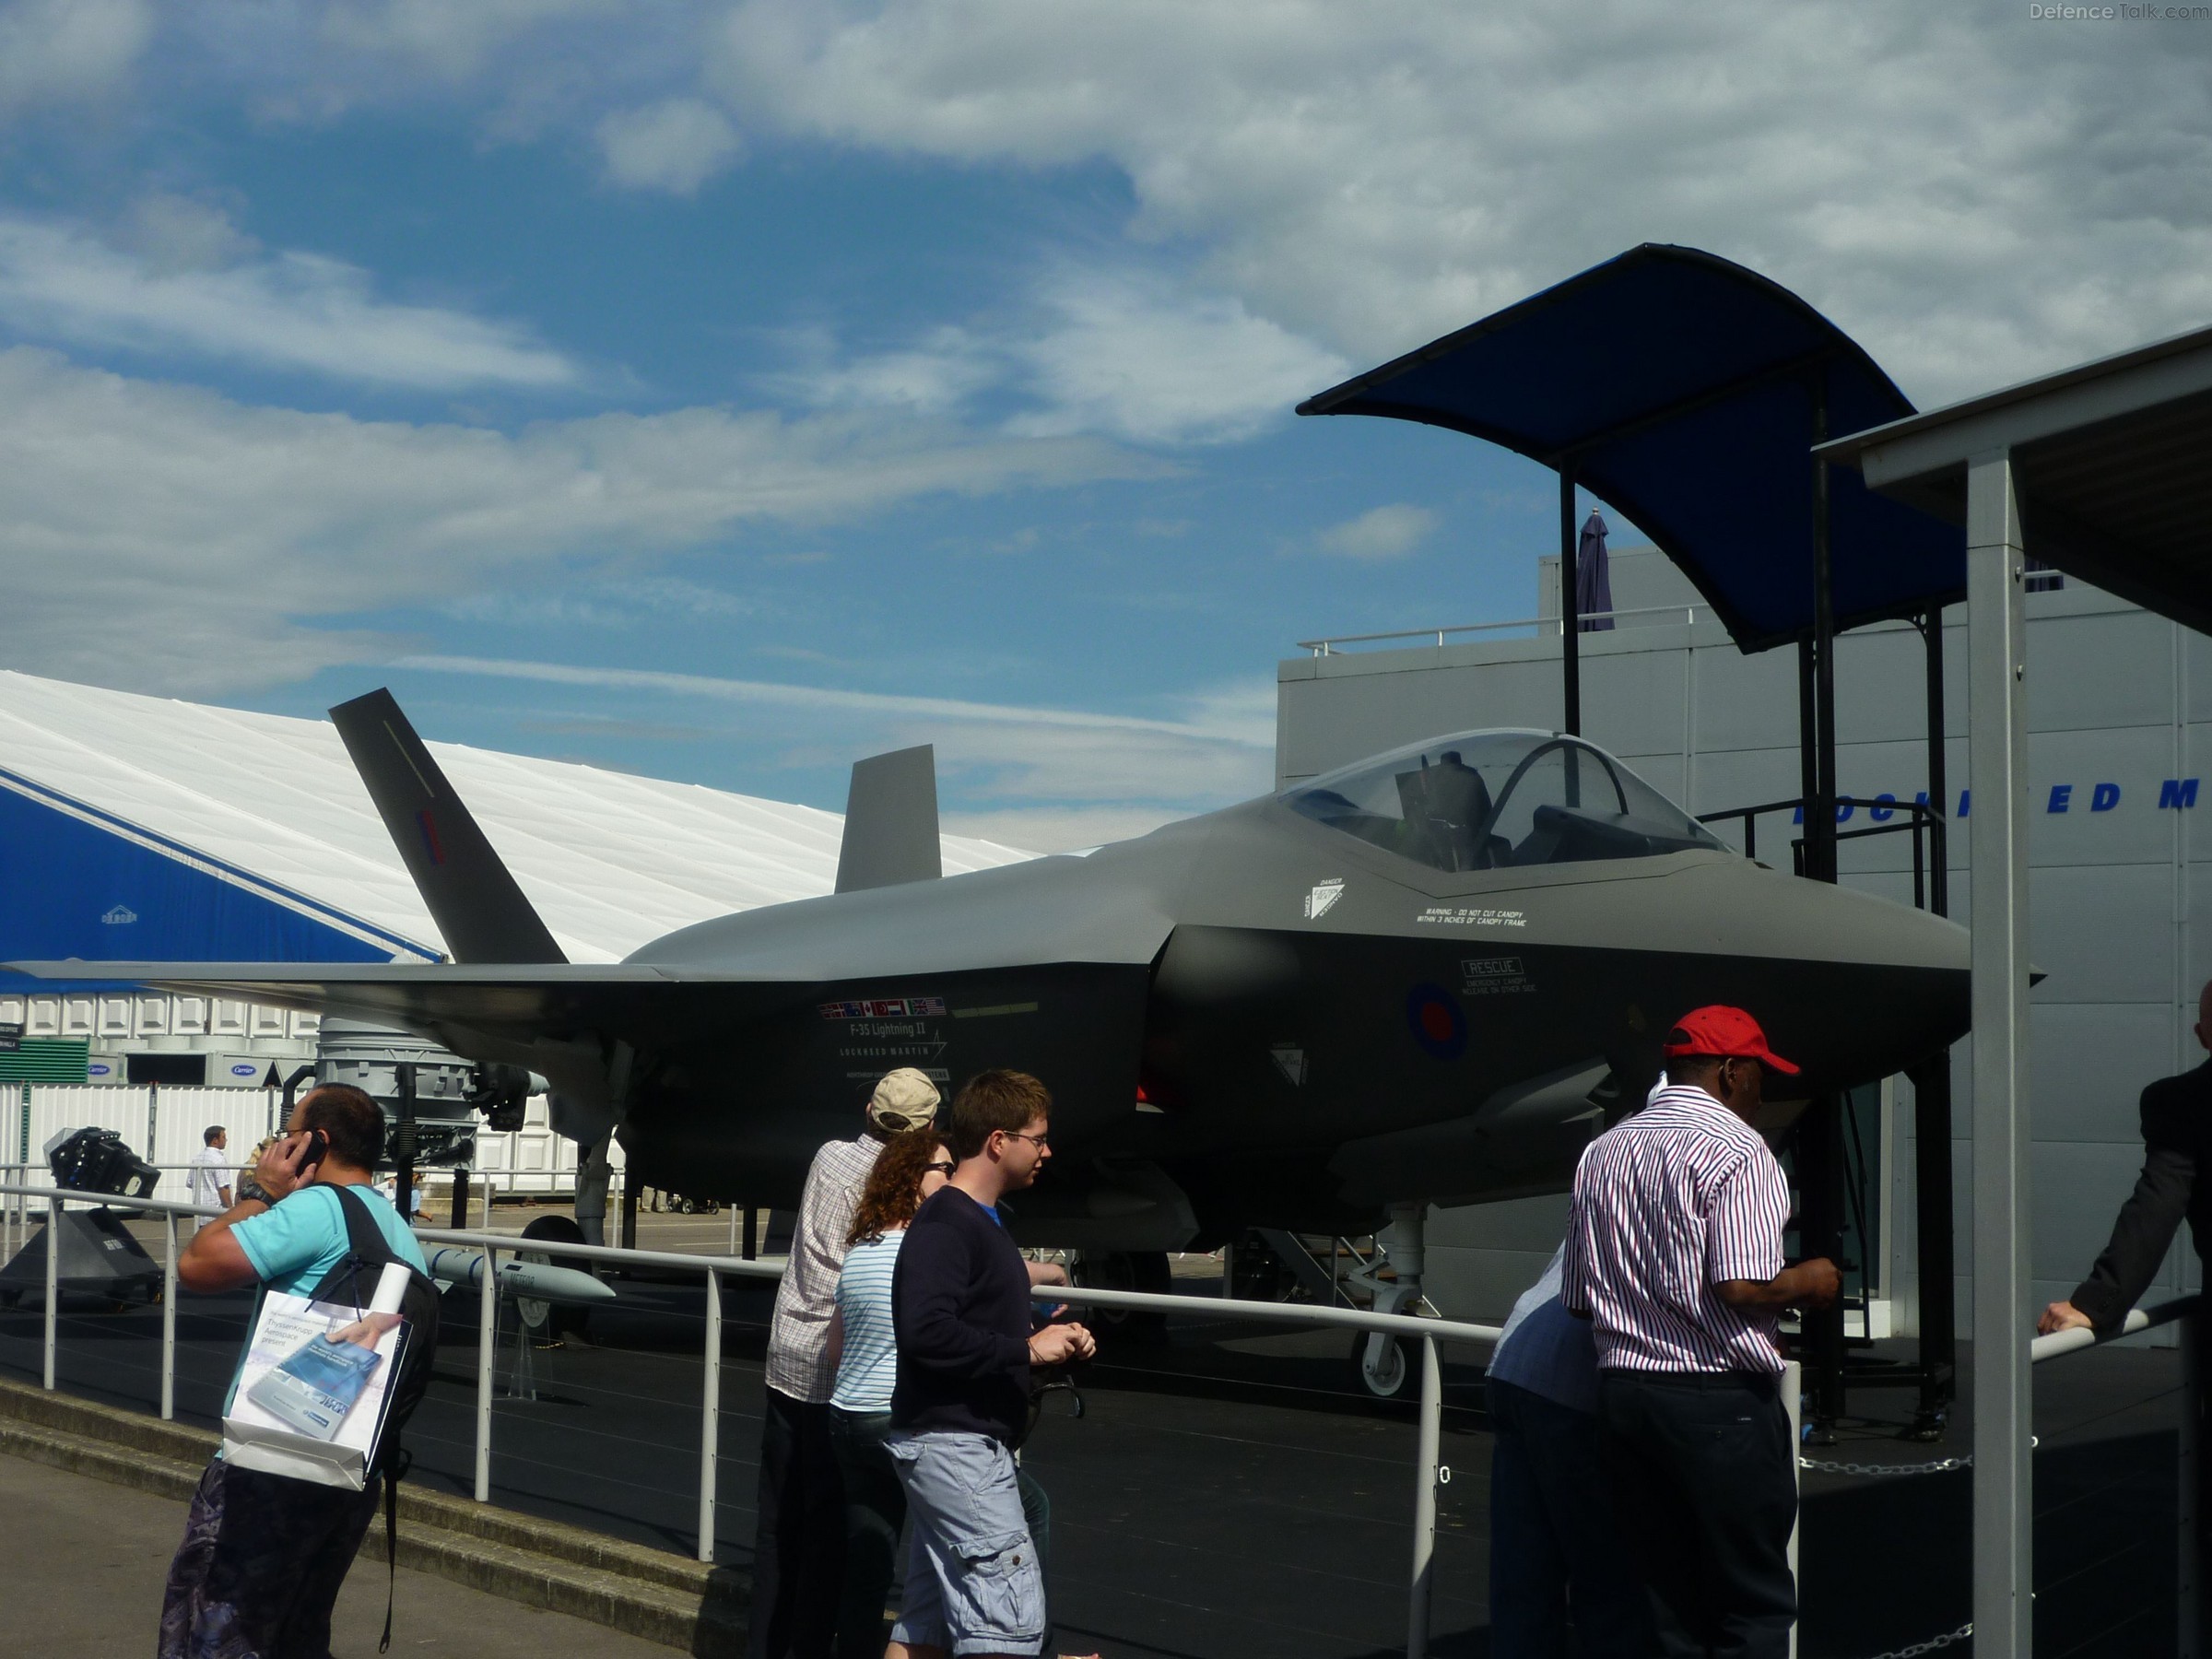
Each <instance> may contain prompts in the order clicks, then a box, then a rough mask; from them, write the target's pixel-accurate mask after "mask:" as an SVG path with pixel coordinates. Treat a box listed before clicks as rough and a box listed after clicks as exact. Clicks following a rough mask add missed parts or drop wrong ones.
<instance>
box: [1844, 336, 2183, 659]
mask: <svg viewBox="0 0 2212 1659" xmlns="http://www.w3.org/2000/svg"><path fill="white" fill-rule="evenodd" d="M2208 431H2212V327H2206V328H2197V329H2192V330H2189V331H2188V332H2186V333H2183V334H2179V335H2170V336H2168V337H2167V338H2164V339H2160V340H2153V341H2150V342H2147V344H2144V345H2141V346H2136V347H2129V348H2128V349H2126V350H2124V351H2119V352H2114V353H2112V354H2111V355H2110V356H2107V357H2103V358H2096V359H2090V360H2089V361H2088V362H2084V363H2077V364H2075V365H2073V366H2072V367H2070V368H2066V369H2061V370H2057V371H2053V372H2052V373H2050V374H2046V375H2042V376H2040V377H2038V378H2036V379H2033V380H2028V381H2022V382H2018V383H2016V384H2013V385H2009V386H2005V387H2000V388H1998V389H1997V390H1995V391H1992V392H1985V393H1981V394H1976V395H1974V396H1971V397H1968V398H1962V399H1960V400H1959V402H1957V403H1953V404H1949V405H1946V406H1944V407H1942V408H1938V409H1931V410H1928V411H1926V412H1925V413H1924V414H1917V415H1912V416H1908V417H1906V418H1902V419H1900V420H1894V421H1890V422H1888V423H1886V424H1884V425H1882V426H1877V427H1870V428H1867V429H1865V430H1862V431H1857V432H1852V433H1848V434H1846V435H1845V436H1843V437H1841V438H1837V439H1833V440H1831V441H1829V442H1827V443H1825V444H1821V445H1819V446H1818V448H1817V450H1816V451H1815V453H1818V454H1820V455H1824V456H1826V457H1827V458H1828V459H1830V461H1833V462H1837V463H1841V464H1842V465H1854V466H1856V467H1857V468H1858V469H1859V472H1860V475H1861V477H1864V478H1865V482H1866V485H1867V488H1870V489H1875V490H1878V491H1880V492H1882V493H1883V494H1886V495H1889V496H1892V497H1894V498H1896V499H1898V500H1904V501H1908V502H1910V503H1912V505H1914V506H1917V507H1919V508H1921V509H1922V510H1924V511H1925V512H1933V513H1935V514H1937V515H1939V516H1942V517H1946V518H1948V519H1950V520H1951V521H1952V522H1954V523H1960V524H1962V523H1964V521H1965V516H1966V474H1967V470H1968V468H1969V467H1970V466H1971V465H1972V464H1973V463H1974V462H1976V461H1977V460H1979V459H1981V458H1983V457H1984V456H1989V455H1994V454H2000V453H2002V454H2009V455H2011V456H2012V457H2013V459H2014V461H2015V463H2016V465H2015V469H2014V470H2015V489H2016V491H2017V494H2018V500H2019V503H2020V516H2021V521H2022V524H2023V534H2024V536H2025V540H2026V544H2027V551H2028V553H2029V555H2030V557H2031V558H2033V559H2036V560H2038V561H2039V562H2041V563H2043V564H2048V565H2051V566H2053V567H2054V568H2056V569H2058V570H2062V571H2067V572H2068V573H2070V574H2073V575H2076V576H2078V577H2080V578H2081V579H2082V580H2084V581H2086V582H2092V583H2094V584H2095V585H2096V586H2098V587H2100V588H2103V589H2104V590H2105V591H2106V592H2108V593H2111V594H2114V595H2116V596H2117V597H2120V598H2122V599H2125V600H2128V601H2130V602H2132V603H2134V604H2136V605H2140V606H2143V607H2144V608H2145V609H2147V610H2150V611H2154V612H2156V613H2158V614H2159V615H2160V616H2163V617H2167V618H2171V620H2173V621H2176V622H2179V623H2181V624H2183V626H2185V627H2188V628H2193V629H2197V630H2198V631H2200V632H2212V559H2204V560H2199V561H2198V564H2199V569H2198V571H2197V572H2196V573H2195V574H2194V576H2193V575H2192V571H2191V570H2190V569H2189V560H2188V559H2187V558H2186V557H2185V556H2183V557H2177V556H2176V550H2175V549H2174V548H2173V547H2171V546H2167V545H2162V544H2160V543H2159V542H2158V541H2156V540H2155V539H2153V540H2143V539H2132V538H2131V537H2129V536H2128V535H2126V534H2125V533H2124V531H2119V530H2115V529H2114V528H2113V527H2112V525H2111V524H2109V523H2100V522H2099V514H2098V512H2096V510H2095V509H2096V504H2095V503H2093V502H2092V503H2084V502H2081V501H2079V500H2070V499H2069V492H2068V491H2067V489H2066V488H2065V484H2066V482H2067V480H2066V479H2065V478H2062V477H2058V475H2059V473H2060V472H2061V471H2062V469H2065V468H2067V467H2069V466H2071V467H2074V468H2080V467H2082V466H2085V465H2086V466H2088V467H2091V468H2094V467H2096V466H2097V465H2099V464H2100V459H2101V457H2100V453H2098V452H2100V451H2101V452H2107V453H2109V451H2110V449H2111V446H2112V444H2113V443H2115V442H2116V441H2123V440H2126V441H2133V443H2134V444H2135V445H2136V446H2139V447H2140V448H2141V449H2143V450H2144V451H2145V452H2146V453H2150V454H2151V455H2152V456H2153V459H2152V460H2151V462H2150V464H2149V466H2150V470H2149V473H2148V476H2147V477H2145V478H2142V479H2139V480H2136V486H2135V488H2136V494H2138V495H2142V494H2150V495H2153V496H2156V497H2159V498H2161V499H2164V500H2172V499H2173V498H2174V496H2175V494H2176V492H2177V491H2182V492H2186V491H2187V490H2188V489H2189V488H2191V487H2192V486H2194V488H2195V492H2196V497H2197V500H2195V501H2193V502H2190V503H2189V504H2190V505H2191V506H2193V507H2199V508H2200V509H2206V510H2212V491H2207V490H2206V488H2205V487H2204V484H2203V482H2202V481H2203V480H2204V479H2206V477H2208V476H2212V468H2208V467H2207V466H2206V461H2205V459H2204V440H2205V437H2206V433H2207V432H2208ZM2161 445H2163V447H2164V448H2166V449H2167V450H2168V451H2169V452H2170V453H2169V455H2167V456H2164V457H2160V456H2159V454H2158V451H2159V448H2160V447H2161ZM2184 499H2186V498H2185V494H2184ZM2194 522H2195V523H2197V524H2206V523H2208V522H2212V511H2203V510H2200V511H2199V512H2197V513H2196V514H2195V515H2194Z"/></svg>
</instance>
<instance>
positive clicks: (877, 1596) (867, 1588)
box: [830, 1406, 906, 1659]
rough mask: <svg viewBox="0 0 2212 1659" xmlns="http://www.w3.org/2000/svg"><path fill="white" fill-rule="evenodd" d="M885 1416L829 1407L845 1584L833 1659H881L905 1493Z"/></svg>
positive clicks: (888, 1423) (882, 1413) (888, 1416)
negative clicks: (888, 1444) (887, 1444)
mask: <svg viewBox="0 0 2212 1659" xmlns="http://www.w3.org/2000/svg"><path fill="white" fill-rule="evenodd" d="M890 1431H891V1414H890V1413H889V1412H888V1411H867V1412H860V1411H846V1410H843V1409H842V1408H841V1407H839V1406H830V1450H831V1451H832V1452H833V1453H836V1456H837V1473H838V1477H839V1478H840V1479H841V1480H842V1481H843V1482H844V1488H845V1582H844V1588H843V1589H842V1590H841V1591H840V1592H839V1594H838V1603H837V1659H883V1645H884V1628H883V1610H884V1604H885V1603H886V1602H887V1601H888V1600H889V1598H890V1594H891V1578H892V1575H893V1574H894V1573H895V1572H896V1571H898V1567H899V1534H900V1529H901V1528H902V1527H903V1526H905V1524H906V1493H905V1491H904V1490H903V1489H901V1488H900V1485H899V1472H898V1470H897V1469H896V1468H894V1467H893V1466H892V1464H891V1454H890V1453H888V1452H887V1451H885V1450H884V1449H883V1441H884V1437H885V1436H886V1435H888V1433H890Z"/></svg>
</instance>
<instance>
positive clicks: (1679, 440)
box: [1298, 242, 1966, 651]
mask: <svg viewBox="0 0 2212 1659" xmlns="http://www.w3.org/2000/svg"><path fill="white" fill-rule="evenodd" d="M1816 387H1818V388H1821V389H1824V390H1825V393H1826V397H1827V415H1828V424H1827V435H1829V436H1838V435H1841V434H1842V433H1845V432H1855V431H1860V430H1863V429H1865V428H1867V427H1872V426H1877V425H1880V424H1882V423H1884V422H1886V421H1891V420H1896V419H1899V418H1902V417H1904V416H1906V415H1908V414H1911V413H1912V404H1911V403H1909V402H1908V401H1906V398H1905V395H1904V394H1903V393H1901V392H1900V391H1899V390H1898V389H1897V387H1896V385H1895V384H1893V383H1892V382H1891V381H1890V379H1889V377H1888V375H1886V374H1884V373H1883V372H1882V371H1881V369H1880V368H1879V367H1878V366H1877V364H1876V363H1875V361H1874V359H1872V358H1870V357H1868V356H1867V355H1866V353H1865V351H1864V350H1863V349H1861V347H1859V346H1858V344H1857V343H1856V342H1855V341H1853V339H1852V338H1851V336H1850V335H1846V334H1845V333H1843V331H1842V330H1841V329H1840V328H1838V327H1837V326H1836V325H1835V324H1832V323H1830V321H1829V320H1828V319H1827V318H1826V317H1823V316H1822V315H1821V314H1820V313H1819V312H1817V311H1815V310H1814V309H1813V308H1812V307H1811V306H1809V305H1807V304H1806V302H1805V301H1804V300H1800V299H1798V298H1797V296H1796V295H1794V294H1793V293H1791V292H1790V291H1789V290H1788V289H1787V288H1783V287H1781V286H1780V285H1779V284H1776V283H1773V282H1771V281H1769V280H1768V279H1767V278H1766V277H1761V276H1759V274H1758V273H1757V272H1754V271H1748V270H1746V269H1745V268H1744V267H1743V266H1742V265H1735V264H1734V263H1732V262H1730V261H1728V260H1725V259H1721V258H1719V257H1717V256H1715V255H1713V254H1711V253H1701V252H1700V251H1699V250H1698V249H1695V248H1677V247H1670V246H1667V245H1665V244H1663V243H1657V242H1647V243H1645V244H1644V245H1643V246H1641V247H1640V248H1631V249H1630V251H1629V252H1628V253H1623V254H1621V255H1620V256H1619V257H1618V258H1617V259H1611V260H1608V261H1606V263H1605V264H1604V265H1596V266H1594V267H1593V268H1591V269H1590V270H1587V271H1584V272H1583V274H1582V275H1581V276H1579V277H1569V278H1568V279H1567V280H1566V281H1565V282H1562V283H1560V284H1559V285H1558V286H1557V287H1555V288H1547V289H1545V290H1544V292H1542V293H1540V294H1536V295H1535V296H1533V297H1532V298H1530V299H1527V300H1522V301H1521V302H1520V303H1519V304H1518V305H1513V306H1509V307H1507V308H1506V309H1505V310H1504V311H1501V312H1497V313H1496V314H1494V315H1492V316H1489V317H1486V318H1484V319H1483V320H1482V321H1481V322H1479V323H1475V324H1469V325H1468V326H1467V327H1465V328H1463V329H1460V330H1459V331H1458V332H1456V333H1454V334H1449V335H1445V336H1444V337H1443V338H1442V339H1441V340H1437V341H1434V342H1432V343H1431V344H1430V345H1427V346H1424V347H1421V348H1420V349H1419V350H1418V351H1414V352H1409V353H1408V354H1407V355H1406V356H1405V357H1402V358H1399V359H1397V360H1396V361H1394V362H1391V363H1385V364H1383V365H1382V367H1381V368H1380V369H1373V370H1371V371H1368V372H1367V373H1365V374H1362V375H1360V376H1359V377H1358V378H1357V379H1355V380H1349V381H1347V382H1345V383H1344V384H1343V385H1341V386H1337V387H1335V388H1334V389H1333V390H1331V391H1327V392H1324V393H1322V394H1320V395H1318V396H1316V397H1312V398H1309V399H1307V400H1306V401H1305V402H1304V403H1302V404H1300V406H1299V408H1298V412H1299V413H1300V415H1388V416H1392V417H1394V418H1397V419H1400V420H1418V421H1422V422H1424V423H1426V424H1428V425H1430V426H1441V427H1449V428H1450V429H1453V431H1459V432H1465V433H1468V434H1470V435H1471V436H1473V437H1477V438H1484V439H1488V441H1491V442H1492V443H1499V444H1502V445H1504V446H1505V447H1506V448H1508V449H1512V450H1518V451H1519V452H1520V453H1523V454H1524V455H1527V456H1529V457H1531V458H1532V459H1534V460H1536V461H1540V462H1542V463H1543V464H1544V465H1547V466H1550V467H1554V468H1559V467H1566V468H1570V469H1571V471H1572V473H1573V475H1574V477H1575V480H1576V482H1577V483H1578V484H1580V485H1582V486H1583V488H1587V489H1588V490H1589V491H1590V492H1591V493H1592V494H1593V495H1595V496H1597V497H1598V498H1600V499H1601V500H1604V501H1606V502H1607V503H1608V504H1610V505H1611V506H1614V507H1617V508H1618V509H1619V510H1620V511H1621V512H1623V513H1624V514H1626V515H1627V516H1628V517H1629V518H1630V519H1632V520H1634V521H1635V522H1636V523H1637V524H1640V525H1641V526H1642V528H1643V529H1644V530H1645V531H1646V532H1647V533H1648V534H1649V535H1651V537H1652V539H1653V542H1654V543H1656V544H1657V546H1658V547H1659V548H1660V550H1661V551H1662V552H1664V553H1665V554H1666V555H1667V557H1668V558H1670V559H1673V560H1674V561H1675V563H1676V564H1677V565H1678V566H1680V567H1681V569H1682V571H1684V573H1685V574H1687V575H1688V577H1689V579H1690V581H1691V582H1695V583H1696V584H1697V587H1698V591H1699V592H1700V593H1701V594H1703V595H1704V596H1705V598H1706V599H1707V600H1708V601H1709V602H1710V603H1711V604H1712V606H1713V608H1714V610H1715V611H1717V612H1718V613H1719V615H1720V618H1721V620H1722V622H1723V623H1724V625H1725V626H1726V628H1727V629H1728V632H1729V635H1730V637H1731V638H1733V639H1734V640H1735V642H1736V644H1737V645H1738V646H1740V647H1742V648H1743V649H1744V650H1745V651H1760V650H1764V649H1766V648H1767V647H1769V646H1771V645H1780V644H1785V643H1788V642H1790V641H1795V640H1800V639H1806V638H1809V637H1810V636H1811V634H1812V631H1813V460H1812V454H1811V451H1812V448H1813V445H1814V443H1815V441H1817V438H1818V434H1817V433H1816V431H1815V427H1814V403H1815V398H1814V393H1815V388H1816ZM1829 488H1830V521H1829V522H1830V570H1831V572H1832V578H1831V580H1832V604H1833V606H1834V612H1835V625H1836V628H1837V629H1838V630H1839V631H1840V630H1841V629H1846V628H1854V627H1857V626H1859V625H1860V624H1862V623H1866V622H1874V621H1879V620H1882V619H1883V618H1891V617H1903V616H1911V615H1912V614H1915V613H1917V612H1921V611H1924V610H1927V609H1928V608H1929V607H1930V606H1937V605H1943V604H1947V603H1950V602H1953V601H1956V600H1959V599H1963V598H1964V597H1965V595H1966V550H1965V536H1964V533H1963V532H1962V531H1961V530H1960V529H1959V527H1958V526H1956V525H1954V524H1946V523H1944V522H1943V521H1941V520H1939V519H1936V518H1933V517H1931V516H1929V515H1928V514H1926V513H1924V512H1920V511H1919V510H1917V509H1916V508H1913V507H1910V506H1907V505H1905V504H1903V503H1902V502H1899V501H1895V500H1889V499H1888V498H1887V497H1884V496H1878V495H1876V494H1874V493H1873V492H1871V491H1870V490H1868V489H1867V488H1866V487H1865V483H1864V481H1863V480H1862V479H1861V478H1860V477H1859V476H1858V474H1857V473H1855V472H1854V471H1853V470H1852V469H1851V468H1849V467H1834V468H1831V469H1830V485H1829Z"/></svg>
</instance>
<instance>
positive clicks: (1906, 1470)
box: [1797, 1434, 2043, 1659]
mask: <svg viewBox="0 0 2212 1659" xmlns="http://www.w3.org/2000/svg"><path fill="white" fill-rule="evenodd" d="M2042 1443H2043V1437H2042V1436H2041V1435H2040V1434H2031V1435H2030V1436H2029V1437H2028V1449H2029V1450H2030V1452H2032V1451H2034V1450H2035V1449H2036V1448H2037V1447H2038V1446H2041V1444H2042ZM1797 1466H1798V1467H1799V1468H1801V1469H1810V1470H1812V1471H1813V1472H1814V1473H1815V1474H1818V1475H1947V1474H1948V1473H1950V1471H1951V1470H1953V1469H1971V1468H1972V1467H1973V1466H1974V1454H1973V1453H1971V1452H1969V1453H1966V1455H1965V1456H1963V1457H1939V1458H1937V1459H1935V1462H1933V1463H1911V1464H1863V1463H1845V1462H1842V1461H1841V1460H1840V1459H1833V1458H1825V1457H1807V1456H1806V1455H1805V1454H1804V1453H1802V1452H1801V1453H1798V1454H1797ZM1945 1640H1946V1641H1952V1640H1955V1638H1950V1637H1947V1638H1945ZM1875 1659H1884V1656H1883V1655H1882V1654H1879V1653H1877V1654H1876V1655H1875Z"/></svg>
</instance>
